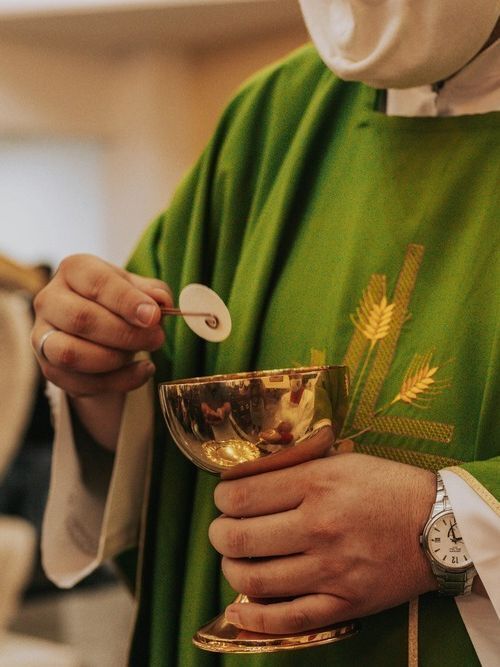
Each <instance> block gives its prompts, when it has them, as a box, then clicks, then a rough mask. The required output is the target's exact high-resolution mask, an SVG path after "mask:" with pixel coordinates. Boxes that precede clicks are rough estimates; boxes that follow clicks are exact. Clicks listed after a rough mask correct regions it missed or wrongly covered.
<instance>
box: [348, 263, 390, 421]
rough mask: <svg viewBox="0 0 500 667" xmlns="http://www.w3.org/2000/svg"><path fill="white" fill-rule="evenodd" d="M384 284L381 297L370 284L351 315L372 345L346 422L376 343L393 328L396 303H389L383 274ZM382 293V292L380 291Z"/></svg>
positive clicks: (353, 395) (360, 373) (352, 397)
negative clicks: (377, 296) (376, 295)
mask: <svg viewBox="0 0 500 667" xmlns="http://www.w3.org/2000/svg"><path fill="white" fill-rule="evenodd" d="M381 278H382V285H381V286H379V287H381V292H382V297H381V298H379V299H376V298H375V295H374V290H373V286H372V285H370V286H369V287H368V288H367V289H365V291H364V292H363V296H362V297H361V301H360V303H359V306H358V307H357V308H356V314H355V315H351V316H350V317H351V321H352V323H353V324H354V326H355V327H356V329H357V330H358V331H360V332H361V333H362V335H363V336H365V338H366V339H367V340H369V341H370V347H369V348H368V352H367V353H366V356H365V360H364V362H363V367H362V368H361V370H360V371H359V373H358V377H357V380H356V386H355V387H354V389H353V391H352V394H351V401H350V405H349V410H348V412H347V417H346V423H348V418H349V416H350V413H351V410H352V408H353V405H354V402H355V399H356V396H357V394H358V391H359V388H360V386H361V382H362V380H363V377H364V375H365V372H366V369H367V368H368V364H369V363H370V359H371V357H372V352H373V350H374V348H375V345H376V344H377V343H378V342H379V341H381V340H382V339H384V338H385V337H386V336H387V334H388V333H389V331H390V329H391V322H392V316H393V312H394V305H395V304H394V303H389V302H388V301H387V296H386V278H385V276H381ZM379 294H380V292H379Z"/></svg>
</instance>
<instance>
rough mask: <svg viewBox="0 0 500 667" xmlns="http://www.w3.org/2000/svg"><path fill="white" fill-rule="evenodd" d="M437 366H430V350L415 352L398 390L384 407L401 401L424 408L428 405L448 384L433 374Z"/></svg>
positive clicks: (436, 370) (437, 368)
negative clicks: (425, 352) (421, 352)
mask: <svg viewBox="0 0 500 667" xmlns="http://www.w3.org/2000/svg"><path fill="white" fill-rule="evenodd" d="M439 368H440V367H439V366H432V352H428V353H427V354H415V355H414V357H413V359H412V361H411V363H410V365H409V367H408V370H407V371H406V373H405V377H404V380H403V383H402V384H401V387H400V389H399V392H398V393H397V394H396V396H395V397H394V398H393V399H392V401H391V402H390V403H388V404H387V406H386V407H390V406H391V405H394V404H395V403H399V402H400V401H402V402H403V403H406V404H408V405H414V406H415V407H417V408H422V409H425V408H427V407H429V405H430V404H431V402H432V401H433V400H434V397H435V396H438V395H439V394H441V393H442V391H443V390H444V389H446V388H447V387H449V386H450V382H449V380H437V379H436V377H435V375H436V373H437V372H438V370H439Z"/></svg>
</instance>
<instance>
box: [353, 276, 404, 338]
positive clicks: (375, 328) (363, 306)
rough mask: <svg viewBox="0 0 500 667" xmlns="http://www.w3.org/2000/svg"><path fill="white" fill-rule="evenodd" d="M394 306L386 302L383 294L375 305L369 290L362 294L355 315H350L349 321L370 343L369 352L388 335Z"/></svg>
mask: <svg viewBox="0 0 500 667" xmlns="http://www.w3.org/2000/svg"><path fill="white" fill-rule="evenodd" d="M384 292H385V285H384ZM394 306H395V304H394V303H388V302H387V297H386V295H385V294H384V296H383V297H382V299H381V300H380V302H378V303H377V302H376V301H375V300H374V298H373V294H372V292H371V290H365V291H364V292H363V297H362V298H361V302H360V304H359V306H358V308H356V315H351V320H352V323H353V324H354V326H355V327H356V329H358V331H361V333H362V334H363V336H364V337H365V338H367V339H368V340H369V341H370V350H372V349H373V347H374V346H375V345H376V343H377V341H379V340H382V338H385V337H386V336H387V334H388V333H389V330H390V327H391V322H392V315H393V312H394Z"/></svg>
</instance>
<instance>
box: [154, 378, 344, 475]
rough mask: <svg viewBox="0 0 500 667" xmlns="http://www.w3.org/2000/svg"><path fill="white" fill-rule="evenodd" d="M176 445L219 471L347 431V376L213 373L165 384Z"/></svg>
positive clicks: (164, 407) (164, 397) (164, 399)
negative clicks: (323, 433)
mask: <svg viewBox="0 0 500 667" xmlns="http://www.w3.org/2000/svg"><path fill="white" fill-rule="evenodd" d="M159 392H160V402H161V407H162V411H163V414H164V417H165V420H166V422H167V425H168V428H169V430H170V433H171V434H172V437H173V439H174V440H175V442H176V443H177V445H178V446H179V448H180V449H181V450H182V451H183V453H184V454H185V455H186V456H187V457H188V458H189V459H190V460H191V461H192V462H193V463H195V464H196V465H197V466H198V467H200V468H202V469H203V470H207V471H209V472H212V473H220V472H221V471H224V470H226V469H228V468H231V467H233V466H235V465H238V464H240V463H245V462H248V461H255V460H257V459H260V458H262V457H266V456H269V454H273V453H275V452H278V451H280V450H284V449H290V448H293V447H295V446H296V445H297V444H300V442H302V441H304V439H307V438H308V436H309V435H310V434H311V433H312V432H314V431H316V430H317V429H318V428H320V427H322V426H325V425H331V426H332V428H333V431H334V433H336V434H338V433H339V432H340V429H341V428H342V424H343V421H344V418H345V414H346V410H347V394H348V371H347V369H346V368H345V367H342V366H313V367H308V368H287V369H280V370H268V371H253V372H249V373H236V374H232V375H213V376H210V377H200V378H193V379H189V380H176V381H174V382H164V383H162V384H160V385H159Z"/></svg>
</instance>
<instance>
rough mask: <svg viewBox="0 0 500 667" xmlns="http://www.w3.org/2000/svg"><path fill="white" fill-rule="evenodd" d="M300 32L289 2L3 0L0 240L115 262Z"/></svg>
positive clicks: (53, 257)
mask: <svg viewBox="0 0 500 667" xmlns="http://www.w3.org/2000/svg"><path fill="white" fill-rule="evenodd" d="M2 5H3V10H2ZM43 5H47V7H48V9H45V10H43V8H42V6H43ZM63 5H67V6H69V8H68V7H66V9H64V8H60V7H62V6H63ZM85 5H88V7H87V8H86V9H85ZM24 6H26V7H25V8H24V9H23V7H24ZM35 6H36V7H38V9H37V10H34V9H33V7H35ZM58 6H59V8H58ZM305 39H306V37H305V32H304V29H303V26H302V22H301V20H300V16H299V12H298V8H297V3H296V0H253V1H252V2H248V1H246V0H243V1H239V0H228V1H226V2H223V1H220V0H218V1H211V0H200V1H198V2H196V1H193V0H191V1H190V0H177V1H173V2H168V1H164V2H159V1H156V2H148V1H144V2H118V1H116V0H115V1H109V2H105V0H102V2H97V0H87V2H84V0H82V1H80V2H76V1H75V0H73V2H70V1H69V0H68V1H67V2H64V1H63V0H59V2H57V1H56V0H53V1H52V2H47V3H45V2H43V0H38V2H35V1H34V0H32V1H28V0H15V2H14V0H10V1H7V2H6V1H5V0H3V2H1V1H0V220H1V226H2V235H1V238H0V251H2V250H3V251H4V252H9V253H11V254H13V255H15V256H17V257H19V258H20V259H23V260H27V261H50V262H51V263H54V262H56V261H57V260H59V259H60V258H61V257H62V256H64V255H65V254H68V253H69V252H75V251H80V250H81V251H90V252H97V253H99V254H102V255H104V256H106V257H107V258H109V259H110V260H112V261H117V262H123V261H124V260H125V258H126V257H127V255H128V253H129V252H130V250H131V248H132V247H133V245H134V243H135V240H136V239H137V237H138V235H139V233H140V231H141V230H142V229H143V228H144V226H145V224H146V223H147V222H148V221H149V220H150V219H151V218H153V217H154V216H155V215H156V214H157V213H158V212H159V211H160V210H161V209H162V208H163V207H164V206H165V205H166V203H167V202H168V200H169V198H170V196H171V194H172V190H173V189H174V187H175V184H176V183H177V182H178V181H179V178H180V177H181V175H182V173H183V172H184V170H185V169H186V168H187V167H188V166H189V165H190V164H191V163H192V162H193V160H194V159H195V158H196V156H197V155H198V154H199V152H200V150H201V149H202V147H203V145H204V144H205V142H206V141H207V139H208V138H209V136H210V134H211V132H212V130H213V128H214V125H215V122H216V119H217V117H218V115H219V113H220V111H221V109H222V108H223V106H224V104H225V103H226V102H227V101H228V99H229V98H230V96H231V94H232V92H233V91H234V89H235V88H236V87H237V86H238V85H239V84H240V82H241V81H243V80H244V79H245V78H246V77H247V76H249V75H250V74H251V73H253V72H254V71H256V70H257V69H259V68H260V67H262V66H263V65H265V64H267V63H269V62H271V61H273V60H275V59H276V58H279V57H281V56H282V55H284V54H285V53H287V52H288V51H289V50H291V49H292V48H294V47H296V46H298V45H299V44H301V43H303V42H304V41H305Z"/></svg>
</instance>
